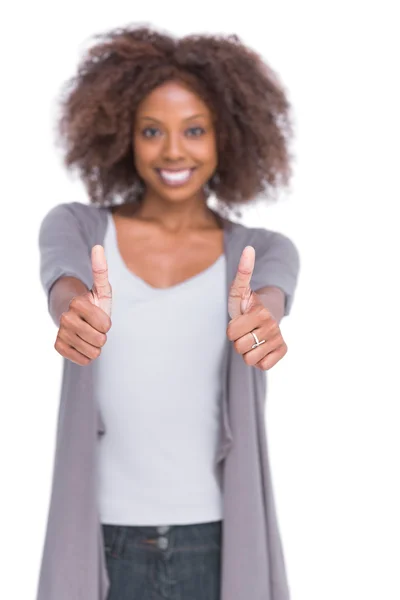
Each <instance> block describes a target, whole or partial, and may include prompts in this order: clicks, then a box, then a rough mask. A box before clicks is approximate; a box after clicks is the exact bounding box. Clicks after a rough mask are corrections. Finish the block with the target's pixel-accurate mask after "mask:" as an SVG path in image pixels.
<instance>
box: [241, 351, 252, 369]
mask: <svg viewBox="0 0 400 600" xmlns="http://www.w3.org/2000/svg"><path fill="white" fill-rule="evenodd" d="M243 360H244V362H245V363H246V365H247V366H249V367H250V366H251V365H252V364H253V361H252V359H251V357H250V356H249V353H247V354H244V355H243Z"/></svg>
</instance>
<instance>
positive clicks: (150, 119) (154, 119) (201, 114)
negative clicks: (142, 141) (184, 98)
mask: <svg viewBox="0 0 400 600" xmlns="http://www.w3.org/2000/svg"><path fill="white" fill-rule="evenodd" d="M198 117H206V118H207V115H206V114H204V113H199V114H197V115H191V116H190V117H187V118H186V119H183V120H184V121H191V120H192V119H197V118H198ZM140 118H141V119H147V120H148V121H156V122H157V123H161V124H162V121H159V120H158V119H156V118H155V117H147V116H145V117H140Z"/></svg>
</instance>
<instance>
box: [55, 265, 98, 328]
mask: <svg viewBox="0 0 400 600" xmlns="http://www.w3.org/2000/svg"><path fill="white" fill-rule="evenodd" d="M88 291H89V290H88V288H87V286H86V285H85V284H84V283H83V282H82V281H81V280H80V279H77V278H76V277H60V279H58V280H57V281H56V282H55V284H54V285H53V287H52V288H51V291H50V301H49V311H50V315H51V318H52V319H53V321H54V323H55V324H56V325H57V327H58V326H59V324H60V317H61V315H62V313H63V312H66V311H67V310H68V306H69V303H70V302H71V300H72V298H74V297H75V296H80V295H81V294H84V293H85V292H88Z"/></svg>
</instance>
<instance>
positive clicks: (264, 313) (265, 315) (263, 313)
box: [258, 306, 270, 321]
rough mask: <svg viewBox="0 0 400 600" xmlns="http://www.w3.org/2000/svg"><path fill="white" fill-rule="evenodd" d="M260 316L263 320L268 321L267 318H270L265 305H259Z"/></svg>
mask: <svg viewBox="0 0 400 600" xmlns="http://www.w3.org/2000/svg"><path fill="white" fill-rule="evenodd" d="M258 316H259V317H260V319H262V320H263V321H266V320H267V319H269V317H270V314H269V311H268V309H267V308H265V306H259V307H258Z"/></svg>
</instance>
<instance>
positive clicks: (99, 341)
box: [96, 333, 107, 348]
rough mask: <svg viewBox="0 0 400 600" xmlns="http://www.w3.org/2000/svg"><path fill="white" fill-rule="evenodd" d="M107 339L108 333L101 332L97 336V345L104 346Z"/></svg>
mask: <svg viewBox="0 0 400 600" xmlns="http://www.w3.org/2000/svg"><path fill="white" fill-rule="evenodd" d="M106 341H107V335H106V334H105V333H101V334H100V335H99V336H98V337H97V344H96V345H97V346H99V347H100V348H102V347H103V346H104V344H105V343H106Z"/></svg>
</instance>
